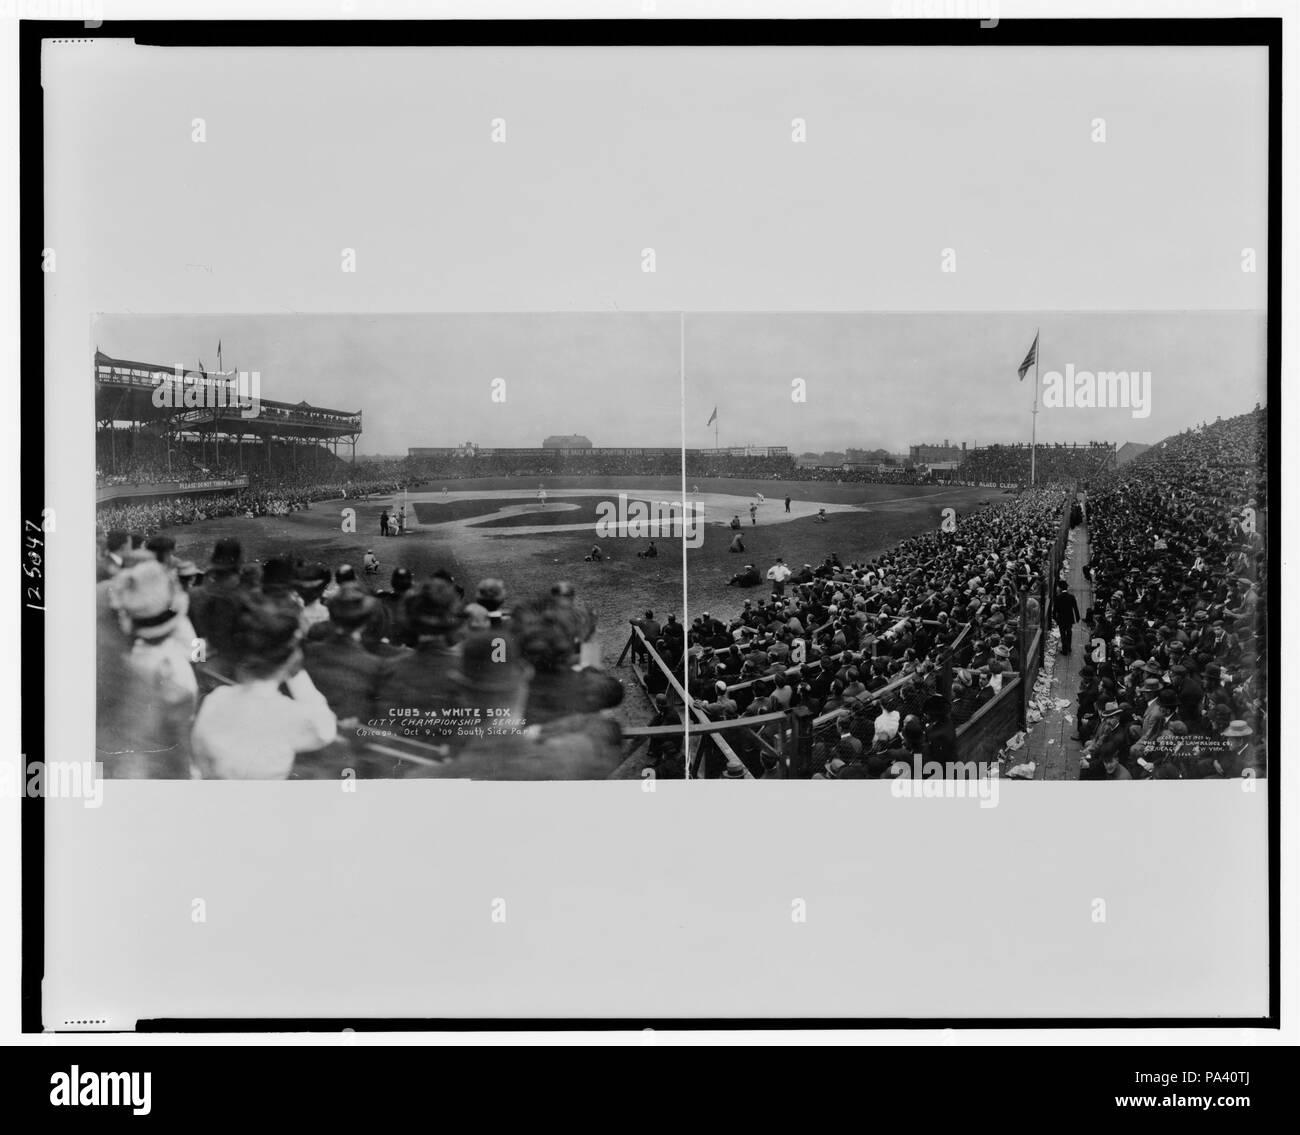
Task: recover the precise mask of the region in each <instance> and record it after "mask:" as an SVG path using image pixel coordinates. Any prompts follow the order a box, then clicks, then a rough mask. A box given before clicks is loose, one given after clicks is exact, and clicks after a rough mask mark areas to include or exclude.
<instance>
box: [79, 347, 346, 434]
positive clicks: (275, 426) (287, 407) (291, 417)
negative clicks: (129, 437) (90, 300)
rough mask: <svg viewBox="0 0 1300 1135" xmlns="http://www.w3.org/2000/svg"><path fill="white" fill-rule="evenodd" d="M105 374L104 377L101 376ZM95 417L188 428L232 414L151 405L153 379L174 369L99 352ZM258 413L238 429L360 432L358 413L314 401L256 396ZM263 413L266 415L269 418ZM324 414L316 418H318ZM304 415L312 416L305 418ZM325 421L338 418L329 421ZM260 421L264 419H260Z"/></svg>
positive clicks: (198, 374) (202, 375) (209, 375)
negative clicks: (178, 422) (174, 421)
mask: <svg viewBox="0 0 1300 1135" xmlns="http://www.w3.org/2000/svg"><path fill="white" fill-rule="evenodd" d="M104 370H107V371H109V373H107V374H105V373H101V372H102V371H104ZM114 371H121V372H134V371H141V372H144V374H143V376H140V375H129V376H128V375H116V374H114V373H112V372H114ZM94 373H95V388H96V390H95V416H96V418H97V419H98V420H100V421H103V420H110V419H111V420H114V421H137V422H146V421H160V420H163V419H166V418H175V417H179V416H181V415H182V414H183V415H184V416H185V418H186V425H187V427H188V428H193V429H205V428H207V429H211V428H219V425H220V423H221V422H222V421H226V422H230V421H231V420H232V419H233V418H234V417H236V416H238V415H237V412H236V411H233V410H232V409H230V408H228V407H223V408H215V409H214V408H206V409H203V408H200V409H188V410H187V409H186V408H184V407H165V406H164V407H159V406H155V405H154V403H153V392H154V389H155V387H156V386H157V379H158V376H161V375H168V376H173V377H174V376H175V374H176V368H175V367H174V366H168V365H165V364H162V363H146V362H138V361H135V360H132V359H116V358H113V357H112V356H111V355H106V354H104V352H103V351H99V350H96V351H95V363H94ZM181 373H182V377H184V378H197V379H211V380H214V381H217V380H220V381H223V382H233V381H234V380H235V378H236V372H234V371H221V372H213V371H201V370H199V369H198V368H196V367H192V368H182V372H181ZM260 403H261V408H262V411H263V415H262V416H259V417H257V418H242V417H241V418H240V423H239V424H240V430H241V431H242V432H245V433H250V434H252V433H266V432H270V431H276V432H282V433H286V434H287V433H302V434H304V435H308V436H334V435H339V434H352V433H360V432H361V411H360V410H334V409H331V408H329V407H327V406H317V405H315V404H314V403H311V402H307V401H305V400H304V401H301V402H281V401H277V400H276V399H274V398H265V397H262V398H260ZM266 411H270V413H269V414H267V413H266ZM321 415H323V416H324V419H323V420H322V418H321V417H319V416H321ZM309 416H317V417H314V418H313V420H308V418H309ZM329 418H335V419H338V420H337V421H329V420H328V419H329ZM263 419H264V420H263Z"/></svg>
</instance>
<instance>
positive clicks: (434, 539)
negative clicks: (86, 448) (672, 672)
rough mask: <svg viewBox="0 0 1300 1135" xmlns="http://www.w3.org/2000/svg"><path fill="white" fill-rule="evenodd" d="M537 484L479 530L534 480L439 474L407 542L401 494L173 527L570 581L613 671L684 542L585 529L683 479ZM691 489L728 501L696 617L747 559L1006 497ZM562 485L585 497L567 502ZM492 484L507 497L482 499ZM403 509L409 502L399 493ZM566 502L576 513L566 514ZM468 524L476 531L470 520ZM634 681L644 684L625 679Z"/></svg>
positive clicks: (743, 485)
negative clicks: (633, 499)
mask: <svg viewBox="0 0 1300 1135" xmlns="http://www.w3.org/2000/svg"><path fill="white" fill-rule="evenodd" d="M540 483H542V484H544V485H545V487H546V490H547V494H548V510H547V511H546V512H544V513H540V514H539V513H533V514H531V515H523V516H520V517H517V518H516V517H512V518H511V519H510V520H509V521H508V522H506V523H502V522H500V521H496V522H492V523H482V524H476V523H474V521H475V518H484V519H486V518H489V517H491V516H492V515H493V514H494V513H496V512H497V510H498V509H500V508H502V507H517V506H522V505H528V506H530V507H535V506H536V503H537V502H536V492H537V487H538V484H539V479H538V478H535V477H533V478H480V479H476V480H472V481H470V480H460V481H449V482H447V483H446V484H447V489H448V496H447V497H446V498H444V497H443V496H442V487H443V486H442V483H440V482H438V483H430V484H426V485H424V486H421V488H420V489H419V490H418V491H413V492H412V493H411V496H410V502H411V506H412V509H413V510H414V511H415V512H416V514H417V516H419V517H420V526H419V527H418V528H415V529H413V530H412V531H411V532H409V533H408V534H407V535H406V536H402V537H388V538H384V537H381V536H380V535H379V514H380V512H381V511H382V510H383V509H384V508H388V509H389V510H390V511H391V510H392V509H393V507H394V506H395V498H393V497H375V498H374V499H372V500H368V501H342V500H339V501H327V502H320V503H317V504H314V505H313V506H312V507H311V509H309V510H307V511H305V512H296V513H293V514H292V515H290V516H283V517H261V518H258V519H255V520H248V519H245V518H242V517H223V518H220V519H215V520H207V521H203V522H201V523H199V524H193V525H186V526H183V527H180V528H176V529H172V530H171V531H170V532H169V535H171V536H173V537H174V538H175V540H176V543H177V553H178V554H179V555H180V556H182V557H184V558H187V559H192V560H194V561H195V562H196V563H198V564H199V565H204V564H206V563H207V561H208V558H209V556H210V554H211V552H212V546H213V544H214V543H215V541H216V540H217V539H218V538H220V537H222V536H234V537H236V538H238V539H239V540H240V541H241V543H242V544H243V547H244V555H245V557H246V558H253V559H258V560H264V559H266V558H268V557H269V556H273V555H277V554H283V553H289V554H293V555H299V556H303V557H305V558H307V559H311V560H321V561H322V562H324V563H326V564H328V565H329V566H330V567H331V568H333V567H336V566H338V565H339V564H342V563H351V564H353V565H354V566H355V567H356V568H357V571H358V574H360V568H361V557H362V555H363V554H364V553H365V551H366V549H367V548H373V549H374V551H375V554H376V555H377V556H378V557H379V560H380V563H381V565H382V569H381V576H380V578H381V580H382V582H384V583H387V580H388V576H389V574H390V573H391V571H392V569H393V568H394V567H398V566H403V567H409V568H410V569H411V570H412V572H414V573H415V575H416V577H417V578H419V577H421V576H424V575H428V574H429V573H430V572H432V571H433V570H434V569H436V568H439V567H442V568H446V569H447V570H448V571H450V572H451V574H452V575H454V576H455V577H456V580H457V581H458V582H459V583H461V584H462V585H463V586H464V587H465V589H466V591H467V592H468V593H470V594H471V595H472V594H473V591H474V586H475V584H476V583H477V582H478V581H479V580H480V579H482V578H484V577H486V576H497V577H499V578H501V579H503V580H504V581H505V584H506V589H507V596H508V601H509V598H511V597H515V598H517V597H522V596H524V595H527V594H530V593H533V592H537V591H544V590H546V589H547V588H549V587H550V585H551V584H552V583H554V582H555V581H556V580H558V579H567V580H569V581H570V582H571V583H572V584H573V585H574V587H575V588H577V591H578V594H579V596H580V597H581V598H582V599H583V600H584V601H585V602H587V603H589V604H590V605H591V606H592V607H593V608H594V609H595V610H596V612H597V614H598V615H599V620H600V623H599V627H598V630H597V637H598V638H599V640H600V642H601V645H602V648H603V651H604V656H605V659H606V661H607V663H608V664H610V665H612V664H613V662H614V660H615V659H617V657H618V654H619V652H620V651H621V650H622V648H623V644H624V642H625V641H626V639H627V634H628V629H627V620H628V619H629V618H632V617H633V616H638V615H640V614H641V612H642V611H643V610H644V609H645V608H647V607H649V608H652V609H653V610H654V611H655V614H656V615H657V616H658V617H659V618H660V619H661V620H662V619H663V617H664V616H665V615H666V614H667V613H669V612H674V613H676V614H677V615H678V617H679V618H681V617H682V613H683V601H682V576H681V548H680V544H678V543H676V542H675V541H668V540H659V541H658V544H659V547H660V553H661V554H660V556H659V557H658V558H657V559H653V560H640V559H637V558H636V554H635V553H636V551H637V550H638V549H640V548H643V547H644V546H645V544H646V541H645V540H643V539H642V540H635V539H605V540H600V541H599V543H600V544H601V547H602V548H603V549H604V550H605V551H606V552H607V553H609V554H610V555H611V556H612V557H613V558H612V559H610V560H607V561H606V562H604V563H599V564H591V563H584V562H583V556H584V555H585V554H586V553H587V551H588V550H589V548H590V547H591V545H592V543H593V542H595V534H594V532H593V531H592V530H591V527H590V525H591V524H594V521H595V515H596V514H595V502H596V501H598V500H601V499H616V498H617V496H618V494H619V493H620V492H627V493H629V495H631V496H635V495H636V494H638V493H639V492H658V491H662V494H663V496H664V497H665V498H667V497H670V496H673V495H675V494H676V493H677V492H678V491H679V490H680V487H681V483H680V480H679V479H677V478H673V477H625V478H620V477H604V478H578V477H563V478H562V477H551V478H543V479H541V481H540ZM694 485H698V486H699V489H700V498H701V499H705V498H707V499H709V500H710V501H711V502H721V503H722V504H725V505H726V507H725V508H721V509H720V508H716V507H715V505H714V503H710V504H709V506H708V508H709V511H708V512H707V514H706V525H705V535H704V542H703V546H702V547H700V548H696V549H691V550H690V551H689V552H688V560H687V564H688V567H687V579H688V584H689V587H690V610H691V611H693V612H695V613H699V612H700V611H705V610H707V611H711V612H713V613H714V614H716V615H719V616H724V617H725V616H729V615H731V614H734V613H735V612H736V611H738V610H739V608H740V605H741V601H742V599H743V598H744V597H745V595H746V594H748V595H750V596H755V595H759V594H767V589H766V588H754V589H752V590H750V591H749V592H746V593H742V592H740V591H739V590H738V589H736V588H728V587H727V586H726V580H727V578H728V577H729V576H730V575H731V574H732V573H733V572H735V571H737V570H739V568H740V567H741V566H742V565H743V564H744V563H746V562H753V563H754V564H756V565H758V567H759V568H760V569H761V570H763V571H766V570H767V568H768V567H769V566H770V565H771V563H772V562H773V560H774V559H775V557H776V556H778V555H780V556H784V557H785V559H786V562H787V563H793V564H796V565H797V564H801V563H804V562H809V563H813V564H816V563H818V562H820V561H821V560H822V559H823V558H824V557H825V555H826V554H827V553H828V552H830V551H835V552H837V553H838V554H839V556H840V558H841V559H843V560H844V561H845V562H846V563H847V562H849V561H851V560H855V559H862V558H865V557H868V556H872V555H875V554H877V553H879V552H881V551H883V550H885V549H886V548H888V547H890V546H892V545H894V544H896V543H898V541H900V540H902V539H905V538H906V537H908V536H914V535H916V534H918V533H920V532H923V531H927V530H929V529H931V528H937V527H938V525H939V523H940V519H941V513H942V509H943V508H945V507H952V508H955V509H957V511H958V514H959V515H960V514H961V513H963V512H966V511H970V510H971V509H974V508H977V507H979V506H980V504H981V503H982V502H983V501H988V500H997V499H1000V498H1001V494H1000V493H999V492H998V491H997V490H994V489H967V488H960V489H945V488H943V487H942V486H939V487H935V486H916V485H856V484H855V485H835V484H834V483H829V484H828V483H825V482H783V481H744V480H732V479H730V478H714V479H700V480H698V481H694V482H692V485H691V486H688V487H693V486H694ZM566 489H572V490H584V491H585V492H583V493H581V494H578V493H575V495H574V496H572V497H571V498H566V496H565V490H566ZM593 490H600V495H599V496H593V495H587V494H589V493H591V492H592V491H593ZM606 490H608V491H606ZM491 491H500V492H502V493H503V494H504V495H502V496H500V497H493V498H486V499H485V498H482V497H480V498H477V499H475V497H474V494H477V493H486V492H491ZM755 492H761V493H763V494H764V495H765V496H766V498H767V501H766V503H765V504H762V505H760V506H759V509H758V525H757V527H754V526H751V525H750V523H749V513H748V502H749V501H750V500H752V499H754V494H755ZM787 492H789V494H790V496H791V497H792V499H793V500H794V502H796V505H797V507H798V508H799V509H801V510H803V511H804V512H805V513H808V512H811V513H815V512H816V508H817V507H818V506H820V505H826V506H828V508H829V507H832V506H838V507H839V508H842V509H850V510H852V511H839V512H829V513H828V515H829V517H830V519H829V521H828V522H826V523H824V524H823V523H819V522H818V521H817V520H815V519H813V517H812V515H805V516H803V517H802V518H799V519H794V520H789V521H781V520H780V519H779V518H780V517H782V516H784V503H783V501H784V497H785V494H786V493H787ZM396 503H400V497H399V498H396ZM560 505H566V506H568V507H567V508H560V507H558V506H560ZM575 505H576V507H573V506H575ZM345 508H353V509H355V510H356V529H357V530H356V531H355V532H351V533H348V532H344V531H343V509H345ZM742 509H743V512H742V520H743V521H744V538H745V543H746V554H745V555H744V556H737V555H731V554H729V553H728V551H727V547H728V544H729V543H730V539H731V532H730V530H729V529H728V528H727V527H726V522H727V521H728V520H729V519H730V515H725V516H724V515H722V513H723V512H724V511H742ZM408 511H409V510H408ZM539 516H540V517H541V519H540V520H539ZM437 517H442V518H445V522H443V523H439V522H437V520H436V519H435V518H437ZM524 520H526V521H529V522H530V523H529V525H528V526H527V527H521V522H522V521H524ZM463 522H469V523H470V524H472V525H473V526H472V527H467V526H466V524H465V523H463ZM575 522H581V523H582V524H583V528H582V529H581V530H580V531H540V532H536V531H532V528H533V527H544V528H545V527H551V528H553V527H554V526H555V525H557V524H569V523H575ZM628 684H629V686H630V687H633V688H634V687H635V683H633V682H632V681H631V679H630V678H628ZM628 709H629V711H630V712H629V714H628V715H627V717H626V720H629V721H638V722H639V721H643V720H644V719H645V712H644V709H645V705H644V702H643V700H642V699H641V698H640V696H639V695H637V694H635V692H634V689H629V699H628Z"/></svg>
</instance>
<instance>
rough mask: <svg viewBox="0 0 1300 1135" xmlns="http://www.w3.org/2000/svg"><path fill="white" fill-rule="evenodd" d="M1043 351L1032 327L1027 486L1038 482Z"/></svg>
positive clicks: (1033, 485) (1035, 329)
mask: <svg viewBox="0 0 1300 1135" xmlns="http://www.w3.org/2000/svg"><path fill="white" fill-rule="evenodd" d="M1042 353H1043V344H1042V341H1041V340H1040V339H1039V338H1038V328H1037V327H1035V328H1034V416H1033V425H1032V426H1031V427H1030V432H1029V487H1030V488H1031V489H1032V488H1034V487H1035V486H1036V485H1037V484H1038V356H1039V355H1041V354H1042Z"/></svg>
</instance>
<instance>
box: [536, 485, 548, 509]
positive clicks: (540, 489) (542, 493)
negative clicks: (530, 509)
mask: <svg viewBox="0 0 1300 1135" xmlns="http://www.w3.org/2000/svg"><path fill="white" fill-rule="evenodd" d="M537 499H538V500H539V501H541V502H542V507H543V508H545V507H546V486H545V485H538V486H537Z"/></svg>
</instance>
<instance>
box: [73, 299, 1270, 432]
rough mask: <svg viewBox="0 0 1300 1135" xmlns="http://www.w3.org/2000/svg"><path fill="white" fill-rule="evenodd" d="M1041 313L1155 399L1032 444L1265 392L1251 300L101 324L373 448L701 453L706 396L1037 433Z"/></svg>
mask: <svg viewBox="0 0 1300 1135" xmlns="http://www.w3.org/2000/svg"><path fill="white" fill-rule="evenodd" d="M683 326H684V328H685V344H684V345H685V352H684V358H685V378H686V381H685V397H686V421H685V433H684V434H683V432H682V389H683V384H682V380H681V373H682V371H681V367H682V357H683V352H682V346H683V344H682V339H681V335H682V327H683ZM1036 330H1041V338H1040V352H1041V357H1040V375H1041V377H1043V378H1045V377H1046V376H1047V375H1048V374H1049V372H1051V371H1057V372H1060V373H1064V371H1065V368H1066V365H1067V363H1068V364H1071V365H1072V366H1073V367H1074V368H1075V370H1076V371H1080V370H1086V371H1092V372H1097V371H1115V370H1123V371H1141V372H1148V373H1149V374H1150V376H1151V377H1150V390H1151V399H1150V414H1149V416H1147V417H1145V418H1135V417H1134V416H1133V414H1132V411H1131V409H1129V408H1123V407H1120V408H1111V409H1096V408H1084V407H1077V408H1069V407H1061V408H1049V407H1048V406H1045V405H1044V406H1041V407H1040V412H1039V415H1038V423H1037V436H1038V440H1040V441H1043V442H1055V441H1078V442H1085V441H1093V440H1104V441H1114V442H1116V443H1118V444H1123V443H1124V442H1126V441H1139V442H1147V443H1150V442H1155V441H1159V440H1160V439H1161V438H1164V437H1167V436H1169V435H1170V434H1172V433H1176V432H1178V431H1179V430H1181V429H1184V428H1186V427H1187V426H1189V425H1192V424H1195V423H1196V422H1200V421H1202V420H1209V419H1213V418H1214V417H1215V416H1217V415H1223V416H1225V417H1227V416H1230V415H1232V414H1237V413H1243V412H1245V411H1246V410H1249V409H1250V408H1251V407H1252V406H1253V405H1254V404H1255V402H1256V401H1262V400H1264V397H1265V393H1264V373H1265V372H1264V361H1265V359H1264V332H1265V321H1264V318H1263V317H1262V316H1260V315H1256V314H1253V313H1242V312H1218V313H1208V314H1207V313H1159V312H1157V313H1138V314H1130V313H1119V314H1115V313H1100V314H1079V313H1053V314H1045V315H1040V316H1032V315H1026V314H1020V313H1016V314H964V313H962V314H951V313H947V314H944V313H926V314H912V315H909V314H892V313H889V314H870V315H853V314H845V313H835V314H827V315H809V314H801V313H769V314H763V315H754V314H718V313H713V314H707V313H706V314H697V313H692V314H689V315H687V316H685V318H684V323H683V320H682V319H681V317H679V316H674V315H671V314H667V313H592V314H566V313H559V314H535V315H530V314H523V315H521V314H510V313H506V314H495V315H387V316H375V315H351V316H350V315H329V316H319V315H269V316H203V317H191V316H158V317H147V316H106V317H102V318H100V319H99V320H97V321H96V323H95V327H94V330H93V332H92V336H93V339H94V346H95V347H96V348H98V349H100V350H103V351H105V352H106V353H107V354H110V355H113V356H114V357H117V358H127V359H132V360H137V361H143V362H155V363H161V364H164V365H174V364H176V363H183V364H184V365H185V366H187V367H193V366H195V365H197V363H198V362H199V361H200V360H201V361H202V362H203V363H204V365H206V366H207V367H208V368H209V369H213V368H215V367H216V365H217V355H216V347H217V343H218V342H220V343H221V344H222V349H223V366H224V368H225V369H227V370H230V369H238V370H256V371H258V372H259V373H260V374H261V382H262V393H263V396H264V397H267V398H274V399H278V400H281V401H288V402H297V401H301V400H306V401H309V402H313V403H315V404H316V405H320V406H326V407H329V408H332V409H337V410H346V411H355V410H361V411H362V413H363V423H364V430H363V434H362V437H361V440H360V442H359V444H358V452H359V453H365V454H376V453H403V452H405V451H406V449H407V448H408V447H411V446H442V445H457V444H460V443H462V442H466V441H472V442H475V443H476V444H478V445H481V446H503V447H528V446H539V445H541V443H542V440H543V439H544V438H545V437H546V436H548V435H550V434H583V435H585V436H587V437H588V438H590V439H591V441H592V443H593V444H594V445H598V446H638V445H645V446H678V445H682V444H685V445H686V446H687V447H689V448H707V447H711V446H712V445H713V444H714V431H713V428H712V427H711V426H709V425H708V419H709V417H710V416H711V414H712V411H713V408H714V407H715V406H716V407H717V408H718V423H717V425H718V433H717V438H718V441H719V442H720V443H721V444H723V445H764V446H767V445H785V446H787V447H789V448H790V449H791V451H792V452H795V453H800V452H804V451H806V450H812V451H816V452H820V451H822V450H828V449H843V448H845V447H846V446H854V447H860V448H865V449H876V448H884V449H887V450H889V451H891V452H902V451H905V450H906V448H907V447H908V446H909V445H913V444H918V443H923V442H939V441H943V440H944V439H948V440H951V441H953V442H954V443H957V444H959V443H960V442H961V441H966V442H968V443H969V444H971V445H975V444H989V443H993V442H1013V441H1025V440H1028V439H1029V431H1030V423H1031V417H1032V415H1031V408H1032V404H1033V372H1032V371H1031V372H1029V373H1028V374H1027V375H1026V378H1025V380H1024V381H1021V380H1020V379H1019V378H1018V376H1017V373H1016V372H1017V368H1018V366H1019V364H1020V362H1021V361H1022V360H1023V359H1024V357H1025V355H1026V353H1027V352H1028V350H1029V347H1030V345H1031V344H1032V342H1033V339H1034V334H1035V331H1036ZM498 378H500V379H504V380H505V387H504V391H505V399H504V401H494V399H493V397H492V394H493V389H494V388H493V381H494V380H495V379H498ZM796 379H802V380H803V383H804V391H803V392H804V393H805V398H804V400H802V401H798V402H796V401H795V400H794V399H793V398H792V394H793V393H794V391H795V389H796V388H795V387H794V386H793V383H794V380H796ZM683 439H684V440H683Z"/></svg>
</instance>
